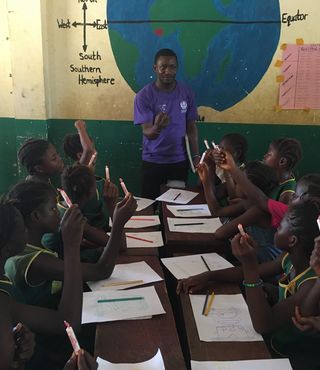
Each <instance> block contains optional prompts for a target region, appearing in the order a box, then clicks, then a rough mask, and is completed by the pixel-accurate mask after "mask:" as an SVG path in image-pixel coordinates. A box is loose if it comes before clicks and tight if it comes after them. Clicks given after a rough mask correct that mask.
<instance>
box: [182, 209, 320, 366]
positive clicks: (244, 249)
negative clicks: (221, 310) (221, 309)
mask: <svg viewBox="0 0 320 370" xmlns="http://www.w3.org/2000/svg"><path fill="white" fill-rule="evenodd" d="M318 215H319V209H318V207H317V206H316V205H315V204H313V203H309V202H305V203H300V204H295V205H291V206H290V207H289V210H288V212H287V213H286V215H285V217H284V218H283V220H282V222H281V225H280V227H279V228H278V230H277V232H276V234H275V244H276V246H277V247H278V248H280V249H282V250H283V252H284V253H283V254H282V255H281V256H279V257H278V258H277V259H276V260H274V261H271V262H267V263H263V264H260V265H259V264H258V261H257V257H256V248H257V246H256V245H255V243H254V242H253V240H252V238H251V237H250V236H249V235H247V234H246V235H245V236H242V235H240V234H238V235H236V236H235V237H234V238H233V240H232V252H233V254H234V256H235V257H236V258H237V259H238V260H239V261H240V262H241V264H242V267H234V268H229V269H225V270H220V271H212V272H205V273H203V274H200V275H196V276H193V277H190V278H188V279H183V280H181V281H180V282H179V284H178V287H177V292H178V293H180V292H181V291H184V292H186V293H195V292H197V291H199V290H203V289H210V287H211V289H212V287H213V286H214V282H215V281H219V282H238V283H241V282H242V284H243V286H244V288H245V293H246V301H247V304H248V308H249V312H250V316H251V319H252V323H253V326H254V328H255V330H256V331H257V332H259V333H261V334H265V335H268V336H269V337H270V345H271V348H272V350H273V353H274V355H275V356H285V357H289V358H290V359H291V360H292V361H293V362H294V363H296V362H299V361H300V359H301V358H302V357H304V356H305V357H306V358H307V359H306V360H305V363H306V364H308V366H309V367H308V366H306V367H305V369H310V370H311V369H312V370H313V369H316V368H319V366H320V357H319V356H318V346H319V344H318V343H319V339H320V336H306V335H304V334H303V333H301V332H300V331H299V330H298V329H296V328H295V327H294V325H293V323H292V320H291V317H292V316H293V315H294V312H295V306H297V305H301V304H302V302H304V300H305V299H306V297H307V296H308V294H309V293H310V291H311V289H312V287H313V285H314V283H315V282H316V279H317V276H316V274H315V272H314V270H313V269H312V268H311V267H310V266H309V260H310V255H311V252H312V249H313V246H314V242H313V240H314V238H315V237H316V236H318V235H319V229H318V226H317V218H318ZM279 274H283V276H282V278H281V279H280V280H279V288H278V302H277V303H276V304H275V305H274V306H271V305H270V304H269V302H268V300H267V297H266V295H265V292H264V289H263V285H264V282H263V280H264V279H266V278H267V277H270V276H275V275H279ZM312 366H313V367H312ZM316 366H318V367H316Z"/></svg>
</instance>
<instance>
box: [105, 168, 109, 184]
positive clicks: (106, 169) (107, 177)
mask: <svg viewBox="0 0 320 370" xmlns="http://www.w3.org/2000/svg"><path fill="white" fill-rule="evenodd" d="M105 173H106V180H107V181H110V171H109V167H108V166H106V167H105Z"/></svg>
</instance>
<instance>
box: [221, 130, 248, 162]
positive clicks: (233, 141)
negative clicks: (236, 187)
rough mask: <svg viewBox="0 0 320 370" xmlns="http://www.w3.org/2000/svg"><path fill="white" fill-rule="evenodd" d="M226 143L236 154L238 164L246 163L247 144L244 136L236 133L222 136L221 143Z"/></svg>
mask: <svg viewBox="0 0 320 370" xmlns="http://www.w3.org/2000/svg"><path fill="white" fill-rule="evenodd" d="M222 140H224V141H227V142H228V143H230V145H231V146H232V148H233V150H234V151H235V152H237V153H238V158H236V159H237V160H238V161H239V162H241V163H244V162H245V161H246V153H247V151H248V142H247V140H246V138H245V137H244V136H242V135H241V134H237V133H231V134H227V135H224V136H223V138H222V139H221V141H222Z"/></svg>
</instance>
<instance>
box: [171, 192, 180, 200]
mask: <svg viewBox="0 0 320 370" xmlns="http://www.w3.org/2000/svg"><path fill="white" fill-rule="evenodd" d="M180 195H181V193H178V194H177V195H176V196H175V197H174V198H173V200H177V199H178V198H179V197H180Z"/></svg>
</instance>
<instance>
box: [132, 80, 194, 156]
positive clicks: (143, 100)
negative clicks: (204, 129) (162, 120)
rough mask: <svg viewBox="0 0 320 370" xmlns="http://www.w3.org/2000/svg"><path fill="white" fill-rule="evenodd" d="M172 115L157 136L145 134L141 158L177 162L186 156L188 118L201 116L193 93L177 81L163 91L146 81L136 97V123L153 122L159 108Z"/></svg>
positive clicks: (190, 119) (159, 110)
mask: <svg viewBox="0 0 320 370" xmlns="http://www.w3.org/2000/svg"><path fill="white" fill-rule="evenodd" d="M161 111H163V112H166V113H167V114H168V115H169V117H170V122H169V125H168V126H167V127H166V128H164V129H163V130H162V131H161V132H160V135H159V136H158V137H157V138H156V139H155V140H148V139H147V138H146V137H145V136H143V152H142V159H143V160H144V161H147V162H153V163H177V162H182V161H184V160H186V158H187V155H186V148H185V139H184V137H185V134H186V127H187V122H189V121H195V120H196V119H197V117H198V113H197V107H196V105H195V100H194V94H193V92H192V91H191V89H190V88H189V87H187V86H186V85H184V84H182V83H180V82H177V84H176V87H175V89H174V90H173V91H171V92H169V93H167V92H163V91H160V90H159V89H158V88H157V87H156V86H155V83H154V82H153V83H151V84H148V85H146V86H145V87H144V88H143V89H142V90H140V91H139V92H138V94H137V95H136V97H135V99H134V124H135V125H141V124H143V123H149V122H154V119H155V117H156V115H157V114H158V113H159V112H161Z"/></svg>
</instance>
